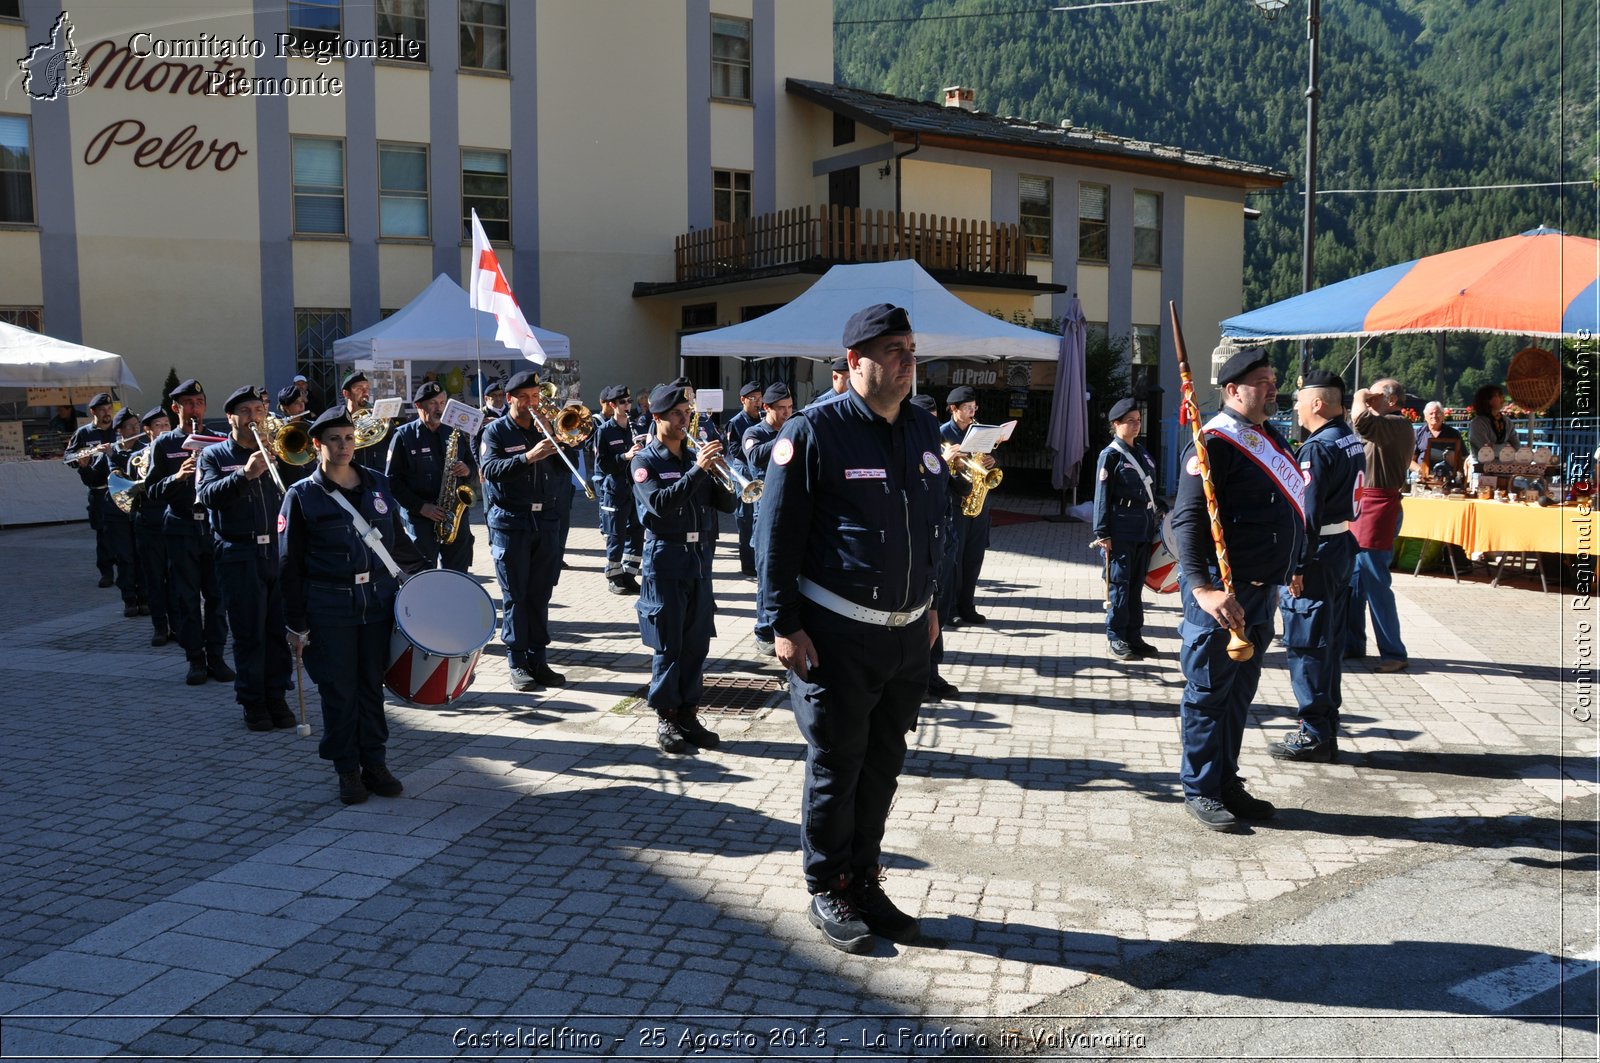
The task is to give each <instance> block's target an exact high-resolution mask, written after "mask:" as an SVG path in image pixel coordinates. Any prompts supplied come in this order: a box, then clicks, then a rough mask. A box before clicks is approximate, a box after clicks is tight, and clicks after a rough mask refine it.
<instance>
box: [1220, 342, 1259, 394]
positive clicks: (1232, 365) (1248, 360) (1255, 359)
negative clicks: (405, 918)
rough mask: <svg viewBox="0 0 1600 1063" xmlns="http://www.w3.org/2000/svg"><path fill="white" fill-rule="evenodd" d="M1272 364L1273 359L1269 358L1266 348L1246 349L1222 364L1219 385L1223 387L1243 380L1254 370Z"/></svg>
mask: <svg viewBox="0 0 1600 1063" xmlns="http://www.w3.org/2000/svg"><path fill="white" fill-rule="evenodd" d="M1270 364H1271V359H1269V358H1268V357H1267V349H1266V348H1265V347H1246V348H1245V349H1244V350H1242V351H1240V352H1239V353H1238V354H1235V355H1234V356H1233V357H1232V358H1229V359H1228V360H1227V361H1226V362H1223V363H1222V368H1221V369H1218V370H1217V384H1218V386H1221V385H1223V384H1232V383H1235V382H1237V381H1239V380H1243V379H1244V378H1245V377H1246V376H1247V375H1249V374H1250V373H1251V372H1253V371H1254V370H1256V369H1259V368H1261V367H1262V366H1264V365H1270Z"/></svg>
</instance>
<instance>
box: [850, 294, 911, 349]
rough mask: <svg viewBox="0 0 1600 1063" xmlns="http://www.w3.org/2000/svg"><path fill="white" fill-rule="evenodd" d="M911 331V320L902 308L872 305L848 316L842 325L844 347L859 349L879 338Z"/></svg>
mask: <svg viewBox="0 0 1600 1063" xmlns="http://www.w3.org/2000/svg"><path fill="white" fill-rule="evenodd" d="M910 331H911V318H910V317H908V316H907V315H906V312H905V309H904V308H903V307H898V306H894V305H893V304H891V303H874V304H873V305H872V306H869V307H867V308H865V309H863V310H857V311H856V312H855V313H854V314H851V315H850V320H849V321H846V322H845V324H844V346H845V347H846V348H851V347H859V346H861V344H863V343H866V342H867V341H868V340H875V339H877V338H878V337H879V336H902V335H905V334H906V333H908V332H910Z"/></svg>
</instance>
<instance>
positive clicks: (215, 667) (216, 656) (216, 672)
mask: <svg viewBox="0 0 1600 1063" xmlns="http://www.w3.org/2000/svg"><path fill="white" fill-rule="evenodd" d="M206 675H209V676H210V677H211V678H212V679H215V680H216V681H217V682H219V683H231V682H233V681H234V680H235V679H237V678H238V675H237V674H236V673H235V672H234V670H233V669H232V668H229V667H228V662H227V661H224V660H223V659H222V654H220V653H208V654H206Z"/></svg>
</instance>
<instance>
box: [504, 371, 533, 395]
mask: <svg viewBox="0 0 1600 1063" xmlns="http://www.w3.org/2000/svg"><path fill="white" fill-rule="evenodd" d="M538 386H539V374H538V373H535V372H534V371H533V370H531V369H525V370H523V371H522V372H520V373H513V374H511V379H510V380H507V381H506V390H507V391H521V390H522V389H523V388H537V387H538Z"/></svg>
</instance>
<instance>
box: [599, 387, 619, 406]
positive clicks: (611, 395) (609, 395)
mask: <svg viewBox="0 0 1600 1063" xmlns="http://www.w3.org/2000/svg"><path fill="white" fill-rule="evenodd" d="M600 401H601V402H616V401H617V386H616V385H615V384H608V385H607V386H605V387H603V388H601V389H600Z"/></svg>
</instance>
